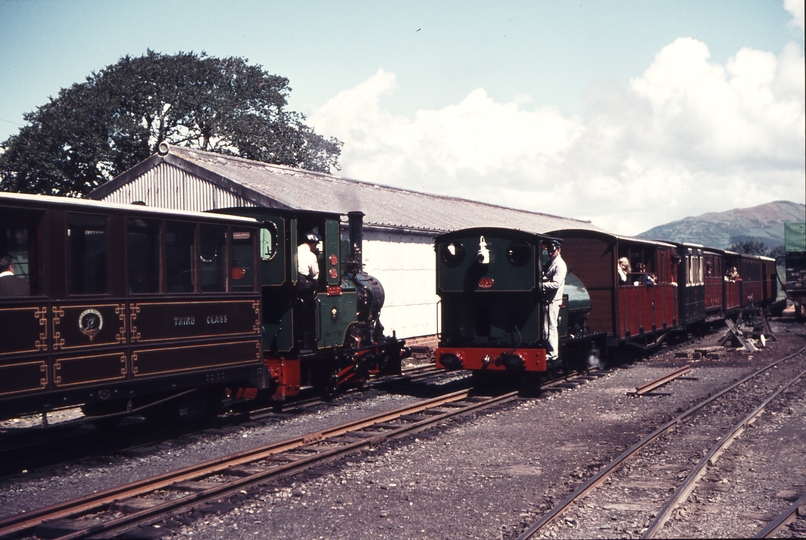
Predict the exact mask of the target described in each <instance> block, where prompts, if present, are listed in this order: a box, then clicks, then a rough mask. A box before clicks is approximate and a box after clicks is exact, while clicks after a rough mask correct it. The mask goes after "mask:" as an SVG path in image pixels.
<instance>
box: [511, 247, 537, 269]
mask: <svg viewBox="0 0 806 540" xmlns="http://www.w3.org/2000/svg"><path fill="white" fill-rule="evenodd" d="M507 259H509V262H511V263H512V265H513V266H523V265H525V264H526V263H528V262H529V261H530V260H531V259H532V246H530V245H529V243H528V242H512V243H511V244H510V245H509V248H508V249H507Z"/></svg>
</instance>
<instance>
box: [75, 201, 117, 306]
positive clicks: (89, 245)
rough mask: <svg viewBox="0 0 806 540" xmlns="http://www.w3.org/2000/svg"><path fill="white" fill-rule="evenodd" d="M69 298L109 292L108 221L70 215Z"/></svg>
mask: <svg viewBox="0 0 806 540" xmlns="http://www.w3.org/2000/svg"><path fill="white" fill-rule="evenodd" d="M67 242H68V260H69V263H68V264H69V286H70V294H104V293H106V292H107V284H108V280H107V260H106V217H105V216H95V215H88V214H68V217H67Z"/></svg>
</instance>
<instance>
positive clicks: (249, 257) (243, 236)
mask: <svg viewBox="0 0 806 540" xmlns="http://www.w3.org/2000/svg"><path fill="white" fill-rule="evenodd" d="M265 230H266V229H262V230H261V231H260V232H261V235H260V236H261V242H260V244H261V251H262V249H263V248H262V246H263V231H265ZM254 236H255V235H254V231H244V230H238V229H235V230H234V231H233V232H232V262H231V263H230V268H232V271H231V272H230V277H231V278H232V282H231V283H232V290H233V291H252V290H254V288H255V249H254Z"/></svg>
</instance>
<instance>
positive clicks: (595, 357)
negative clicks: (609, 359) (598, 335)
mask: <svg viewBox="0 0 806 540" xmlns="http://www.w3.org/2000/svg"><path fill="white" fill-rule="evenodd" d="M603 368H604V364H603V363H602V361H601V360H600V359H599V347H597V346H596V345H591V352H590V353H589V354H588V369H603Z"/></svg>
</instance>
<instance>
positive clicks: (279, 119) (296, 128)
mask: <svg viewBox="0 0 806 540" xmlns="http://www.w3.org/2000/svg"><path fill="white" fill-rule="evenodd" d="M247 62H248V60H247V59H245V58H239V57H229V58H223V59H220V58H214V57H210V56H207V55H206V54H205V53H204V52H202V53H201V54H195V53H192V52H191V53H181V52H180V53H179V54H176V55H164V54H161V53H156V52H153V51H150V50H149V51H148V52H147V53H146V54H144V55H143V56H141V57H137V58H132V57H129V56H124V57H123V58H121V59H120V60H119V61H118V63H117V64H114V65H110V66H107V67H105V68H104V69H102V70H101V71H100V72H98V73H95V72H93V73H92V74H91V75H90V76H89V77H87V79H86V81H85V82H83V83H80V84H79V83H77V84H74V85H73V86H71V87H70V88H64V89H62V90H61V91H59V95H58V97H56V98H51V99H50V101H49V102H48V103H47V104H45V105H43V106H41V107H38V108H37V110H36V111H34V112H30V113H27V114H25V116H24V117H25V120H26V121H27V122H29V124H28V125H26V126H24V127H23V128H21V129H20V131H19V133H18V134H16V135H13V136H11V137H9V138H8V140H6V141H5V142H4V143H3V144H2V147H3V150H4V151H3V153H2V154H0V189H2V190H4V191H18V192H23V193H45V194H50V195H68V196H80V195H83V194H86V193H89V192H90V191H92V190H93V189H95V188H96V187H98V186H100V185H102V184H104V183H105V182H108V181H109V180H111V179H112V178H114V177H115V176H117V175H118V174H120V173H122V172H123V171H125V170H127V169H129V168H131V167H132V166H134V165H135V164H137V163H139V162H140V161H142V160H144V159H146V158H147V157H148V156H150V155H152V154H154V153H155V152H156V151H157V148H158V147H159V144H160V143H161V142H163V141H166V142H168V143H170V144H174V145H180V146H187V147H191V148H197V149H201V150H208V151H212V152H219V153H222V154H229V155H235V156H239V157H244V158H248V159H254V160H258V161H264V162H268V163H277V164H281V165H289V166H292V167H300V168H304V169H308V170H313V171H319V172H330V171H331V169H336V170H339V163H338V158H339V155H340V153H341V145H342V143H341V142H340V141H339V140H337V139H335V138H333V137H330V138H325V137H323V136H321V135H318V134H316V133H315V132H314V130H313V129H312V128H310V127H309V126H307V125H305V123H304V121H305V117H304V115H302V114H300V113H297V112H293V111H286V110H285V109H284V107H285V106H286V97H287V96H288V93H289V92H290V91H291V89H290V88H289V86H288V79H286V78H284V77H279V76H277V75H270V74H269V73H267V72H266V71H264V70H263V68H262V66H259V65H248V64H247Z"/></svg>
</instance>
